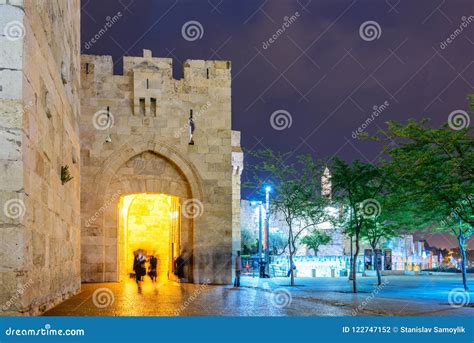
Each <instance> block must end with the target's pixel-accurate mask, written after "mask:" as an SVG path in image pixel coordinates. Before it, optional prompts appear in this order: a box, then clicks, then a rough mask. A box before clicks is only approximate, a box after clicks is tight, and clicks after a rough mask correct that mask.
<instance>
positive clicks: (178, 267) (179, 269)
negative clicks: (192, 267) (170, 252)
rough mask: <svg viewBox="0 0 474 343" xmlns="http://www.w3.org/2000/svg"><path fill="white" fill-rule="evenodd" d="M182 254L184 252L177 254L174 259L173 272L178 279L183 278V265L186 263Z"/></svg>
mask: <svg viewBox="0 0 474 343" xmlns="http://www.w3.org/2000/svg"><path fill="white" fill-rule="evenodd" d="M183 255H184V252H183V253H182V254H181V255H179V256H178V257H177V258H176V261H175V274H176V276H177V277H178V278H179V280H180V281H182V279H184V266H185V264H186V260H185V259H184V256H183Z"/></svg>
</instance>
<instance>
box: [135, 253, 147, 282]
mask: <svg viewBox="0 0 474 343" xmlns="http://www.w3.org/2000/svg"><path fill="white" fill-rule="evenodd" d="M145 261H146V258H145V256H143V251H142V250H138V252H137V254H136V255H135V258H134V259H133V271H134V272H135V280H136V282H137V285H138V289H141V287H142V278H143V276H144V275H145V274H146V269H145Z"/></svg>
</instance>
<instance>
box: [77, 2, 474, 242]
mask: <svg viewBox="0 0 474 343" xmlns="http://www.w3.org/2000/svg"><path fill="white" fill-rule="evenodd" d="M81 5H82V19H81V21H82V28H81V39H82V47H81V50H82V53H83V54H95V55H112V56H113V59H114V62H115V72H116V73H121V72H122V57H123V56H141V55H142V50H143V49H151V50H152V51H153V55H154V56H157V57H170V58H173V63H174V76H175V78H180V77H182V63H183V62H184V61H185V60H186V59H211V60H212V59H217V60H231V61H232V76H233V81H232V82H233V84H232V110H233V113H232V116H233V122H232V127H233V129H234V130H239V131H241V132H242V146H243V147H244V149H246V150H247V151H249V150H252V149H260V148H272V149H275V150H280V151H291V152H293V153H294V154H295V155H298V154H301V153H312V154H313V155H314V156H315V157H316V158H321V159H330V158H331V157H332V156H334V155H339V156H340V157H342V158H344V159H346V160H349V161H351V160H354V159H360V160H363V161H366V162H374V161H376V159H377V158H378V157H379V156H380V152H381V145H380V144H378V143H374V142H367V141H360V140H358V139H354V138H353V136H355V134H354V132H355V131H356V130H357V129H358V128H359V127H361V126H362V124H363V123H364V122H365V121H366V120H367V118H369V117H371V116H372V112H373V111H374V107H375V106H377V108H376V109H375V110H376V111H377V112H379V113H378V116H376V117H375V120H374V121H372V122H371V123H370V124H369V125H368V127H367V128H366V129H365V131H366V132H368V133H374V132H376V131H377V130H379V129H381V128H384V127H385V122H386V121H388V120H398V121H405V120H407V119H409V118H417V119H421V118H431V125H439V124H442V123H444V122H446V120H447V118H448V115H449V114H450V113H451V112H452V111H454V110H459V109H462V110H467V109H468V104H467V100H466V95H467V94H468V93H473V92H474V63H473V62H474V61H473V56H474V54H473V53H474V17H470V16H472V15H474V2H473V1H472V0H450V1H444V0H416V1H413V0H390V1H389V0H387V1H383V0H371V1H363V0H359V1H351V0H349V1H346V0H324V1H322V0H319V1H316V0H313V1H311V0H291V1H290V0H209V1H208V0H178V1H175V0H101V1H92V0H83V1H82V4H81ZM118 12H120V13H121V16H120V18H119V20H118V21H117V22H116V23H114V24H113V25H112V27H111V28H109V29H108V30H107V32H106V33H105V34H104V35H103V36H101V38H100V39H99V41H98V42H97V43H95V44H86V43H87V42H89V41H90V39H91V38H92V37H94V35H96V34H97V33H98V32H99V30H100V29H102V28H103V27H104V25H105V23H106V22H107V19H106V18H107V17H108V16H109V17H113V16H114V15H117V13H118ZM190 21H194V22H197V23H191V24H190V25H195V27H198V31H199V32H198V35H197V36H192V34H190V35H188V36H187V35H186V34H185V35H183V33H182V28H183V25H185V24H186V23H188V22H190ZM285 22H286V23H287V25H286V27H285V30H284V31H283V32H281V29H282V26H285V25H284V24H285ZM463 22H464V23H465V24H464V27H462V24H463ZM364 23H365V25H367V27H368V30H367V31H364V30H362V31H360V28H361V25H363V24H364ZM199 26H200V27H199ZM201 27H202V30H201ZM460 27H462V29H463V30H462V32H459V28H460ZM371 28H374V30H371ZM456 30H458V31H457V33H456V32H455V31H456ZM278 31H279V32H278ZM189 32H191V31H189ZM272 36H273V37H274V38H276V39H273V42H270V39H271V38H272ZM450 36H452V37H454V39H452V40H451V42H445V41H446V40H447V39H448V38H449V37H450ZM382 105H384V106H382ZM275 111H279V112H276V113H275ZM273 113H275V114H274V116H273V118H274V119H275V118H279V119H276V120H274V121H272V120H271V118H272V114H273ZM196 124H197V125H199V123H196ZM244 178H245V175H244ZM248 196H250V191H244V192H243V197H248ZM430 239H431V240H430V243H433V244H436V245H440V246H453V247H455V246H456V244H455V242H452V241H450V242H449V243H447V242H446V240H445V239H444V238H443V237H441V238H440V237H439V236H435V237H430ZM472 243H473V241H472V240H471V244H470V245H471V246H472V245H473V244H472Z"/></svg>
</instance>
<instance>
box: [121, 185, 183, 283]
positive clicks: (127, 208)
mask: <svg viewBox="0 0 474 343" xmlns="http://www.w3.org/2000/svg"><path fill="white" fill-rule="evenodd" d="M120 204H121V209H120V212H119V213H120V226H119V230H120V231H121V232H119V235H120V238H119V240H120V241H121V242H122V245H121V250H122V251H121V252H120V253H121V269H125V270H122V274H125V273H127V274H128V273H130V272H131V271H132V267H133V256H134V252H135V251H137V250H139V249H141V250H143V252H144V254H145V256H147V257H149V256H152V255H154V256H156V257H157V258H158V278H159V279H162V280H163V279H168V276H169V272H170V271H171V263H172V259H173V255H174V251H172V250H175V247H176V245H177V242H179V240H177V237H176V235H175V233H176V231H177V229H178V227H179V216H178V215H176V214H177V213H179V212H178V210H177V209H179V198H177V197H174V196H171V195H167V194H158V193H152V194H149V193H140V194H131V195H125V196H123V197H122V199H121V201H120ZM174 257H175V256H174Z"/></svg>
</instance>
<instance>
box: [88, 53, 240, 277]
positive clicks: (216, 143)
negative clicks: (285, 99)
mask: <svg viewBox="0 0 474 343" xmlns="http://www.w3.org/2000/svg"><path fill="white" fill-rule="evenodd" d="M123 64H124V72H123V75H114V74H113V71H112V70H113V61H112V58H111V57H110V56H93V55H83V56H82V62H81V77H82V83H81V87H82V92H81V94H82V96H81V118H80V136H81V155H82V159H81V161H82V170H81V204H82V206H81V226H82V258H81V266H82V280H83V281H86V282H104V281H118V280H120V279H121V278H123V277H124V275H125V276H126V275H127V272H128V271H130V269H131V260H133V257H132V256H123V255H122V254H123V251H126V248H125V245H126V234H125V233H124V232H123V230H124V229H123V227H122V224H121V219H120V211H119V199H117V200H115V201H110V199H112V198H113V197H114V194H121V195H126V194H135V193H164V194H168V195H173V196H176V197H179V199H180V204H181V211H180V230H179V234H178V235H177V236H176V237H174V236H173V240H172V249H171V251H174V250H176V251H174V253H175V254H174V255H173V256H171V258H176V257H177V254H179V253H184V254H185V255H186V256H188V257H189V269H188V275H187V277H186V278H187V280H188V281H190V282H195V283H204V282H206V283H209V282H210V283H215V284H227V283H231V280H232V266H233V264H232V256H233V253H234V254H235V250H236V249H238V246H239V245H240V243H236V242H237V241H239V240H240V235H239V232H240V215H239V209H240V173H241V172H242V168H243V154H242V150H241V148H240V135H239V133H238V132H235V131H234V132H233V131H232V129H231V63H230V62H228V61H202V60H188V61H186V62H185V63H184V78H183V79H180V80H176V79H174V78H173V77H172V60H171V59H168V58H156V57H153V56H152V53H151V51H150V50H144V54H143V57H124V61H123ZM191 111H192V113H193V121H194V124H195V131H194V134H193V140H194V143H195V144H194V145H190V144H189V122H188V119H189V116H190V112H191ZM104 204H108V205H107V206H104ZM99 209H102V210H101V211H98V210H99ZM91 218H94V220H93V221H92V220H91ZM117 218H118V219H117Z"/></svg>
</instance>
